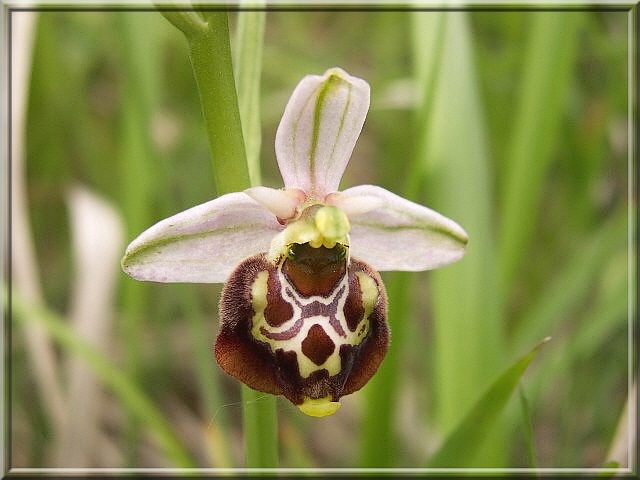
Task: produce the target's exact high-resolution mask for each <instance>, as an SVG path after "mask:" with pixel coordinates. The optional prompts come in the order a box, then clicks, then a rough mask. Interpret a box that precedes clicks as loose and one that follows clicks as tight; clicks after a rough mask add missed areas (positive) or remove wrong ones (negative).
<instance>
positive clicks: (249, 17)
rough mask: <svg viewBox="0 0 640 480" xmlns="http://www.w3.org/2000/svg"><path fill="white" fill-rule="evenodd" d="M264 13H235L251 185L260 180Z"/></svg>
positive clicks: (236, 63)
mask: <svg viewBox="0 0 640 480" xmlns="http://www.w3.org/2000/svg"><path fill="white" fill-rule="evenodd" d="M266 16H267V12H265V11H259V10H256V11H241V12H239V13H238V27H237V31H236V50H235V56H234V63H233V65H234V70H235V79H236V86H237V89H238V104H239V108H240V119H241V121H242V133H243V137H244V143H245V149H246V153H247V164H248V166H249V178H250V179H251V185H254V186H255V185H260V184H261V175H260V144H261V141H262V134H261V122H260V75H261V71H262V44H263V41H264V26H265V20H266Z"/></svg>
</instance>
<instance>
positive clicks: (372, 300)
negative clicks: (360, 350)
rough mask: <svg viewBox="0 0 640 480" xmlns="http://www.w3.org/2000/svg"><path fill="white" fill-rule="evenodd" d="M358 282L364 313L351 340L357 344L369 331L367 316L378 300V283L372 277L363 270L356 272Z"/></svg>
mask: <svg viewBox="0 0 640 480" xmlns="http://www.w3.org/2000/svg"><path fill="white" fill-rule="evenodd" d="M356 276H357V277H358V282H359V283H360V292H361V293H362V307H363V308H364V315H363V317H362V321H361V322H360V324H359V325H358V327H357V328H356V332H355V333H356V335H357V338H356V340H355V341H354V342H353V345H359V344H360V343H362V340H364V338H365V337H366V336H367V333H369V316H370V315H371V313H372V312H373V309H374V308H375V306H376V302H377V301H378V295H379V293H378V285H376V282H375V280H374V279H373V278H371V277H370V276H369V275H367V274H366V273H364V272H356Z"/></svg>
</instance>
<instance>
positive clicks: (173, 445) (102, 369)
mask: <svg viewBox="0 0 640 480" xmlns="http://www.w3.org/2000/svg"><path fill="white" fill-rule="evenodd" d="M11 301H12V306H13V313H14V314H15V315H14V318H15V319H16V320H17V321H19V322H25V321H37V325H38V326H39V327H41V328H43V329H44V330H45V331H46V332H47V333H48V334H49V335H51V336H52V337H53V338H54V339H55V340H56V341H57V342H58V343H59V344H60V345H61V346H62V348H64V349H66V350H68V352H69V353H70V354H75V355H78V356H80V357H81V358H82V359H83V360H84V361H85V362H87V365H88V366H89V367H90V368H91V369H92V370H93V371H94V373H95V374H96V375H97V377H98V378H99V379H100V380H101V381H102V382H103V383H104V384H105V385H106V386H107V387H108V388H110V389H111V390H112V391H113V392H114V394H115V395H116V396H117V397H118V398H119V399H120V400H121V401H122V403H123V405H124V406H125V407H126V408H127V409H128V410H129V412H130V413H131V415H132V416H134V417H135V418H137V419H138V420H139V421H140V422H141V424H143V425H145V426H146V427H147V428H149V430H150V431H151V433H152V435H153V437H154V438H155V440H156V441H157V442H158V445H159V446H160V448H161V449H162V450H163V451H164V453H165V455H166V456H167V458H168V459H170V460H171V461H172V462H173V463H174V464H175V466H176V467H181V468H188V467H194V466H195V464H194V462H193V460H192V459H191V458H190V456H189V454H188V453H187V452H186V451H185V449H184V448H183V446H182V445H181V443H180V441H179V440H178V438H177V436H176V434H175V433H174V432H173V430H172V429H171V427H170V426H169V424H168V423H167V421H166V420H165V419H164V417H163V415H162V413H161V412H160V411H159V410H158V409H157V408H156V406H155V405H154V404H153V402H152V401H151V400H150V399H149V398H148V397H147V396H146V395H145V394H144V392H142V391H141V390H140V389H139V388H138V387H137V385H136V384H135V383H134V382H133V381H131V379H130V378H129V377H128V376H127V375H126V374H125V373H123V372H122V369H121V368H119V367H118V366H116V365H114V364H113V363H112V362H111V361H110V360H109V359H108V358H107V357H105V356H104V355H103V354H101V353H99V352H97V351H96V350H95V349H94V348H92V346H91V345H89V344H87V343H86V342H85V341H84V340H83V339H82V338H80V337H78V336H77V335H76V334H75V332H74V331H73V330H71V329H70V328H69V327H68V326H67V324H66V323H67V322H66V321H65V320H64V319H62V318H60V317H59V316H58V315H56V314H54V313H52V312H51V311H49V310H45V309H43V308H38V307H35V306H33V305H29V304H27V303H25V302H24V301H23V300H22V299H21V298H20V297H19V295H18V294H17V293H16V292H13V293H12V298H11Z"/></svg>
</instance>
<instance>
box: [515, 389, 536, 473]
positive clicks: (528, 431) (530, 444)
mask: <svg viewBox="0 0 640 480" xmlns="http://www.w3.org/2000/svg"><path fill="white" fill-rule="evenodd" d="M518 396H519V397H520V412H521V413H522V423H523V425H524V439H525V443H526V445H527V457H528V459H529V468H538V461H537V458H538V456H537V454H536V441H535V436H534V433H533V423H532V422H531V409H530V408H529V400H527V395H526V393H525V392H524V388H523V387H522V384H521V385H520V388H518Z"/></svg>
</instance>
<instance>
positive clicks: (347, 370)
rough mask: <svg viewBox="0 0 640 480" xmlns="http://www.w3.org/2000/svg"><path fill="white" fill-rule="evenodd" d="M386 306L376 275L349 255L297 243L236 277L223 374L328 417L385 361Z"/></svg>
mask: <svg viewBox="0 0 640 480" xmlns="http://www.w3.org/2000/svg"><path fill="white" fill-rule="evenodd" d="M386 316H387V298H386V292H385V289H384V285H383V283H382V280H381V278H380V275H379V274H378V272H376V271H375V270H374V269H373V268H372V267H370V266H369V265H367V264H366V263H364V262H361V261H359V260H356V259H349V247H348V246H346V245H343V244H340V243H336V245H335V246H334V247H332V248H326V247H324V246H319V247H316V248H314V247H312V246H311V245H310V244H309V243H304V244H295V243H294V244H291V245H289V246H288V248H287V254H285V255H281V257H280V258H279V259H278V261H277V262H276V263H275V265H274V264H273V263H272V262H270V261H269V260H268V259H267V256H266V255H265V254H259V255H256V256H254V257H251V258H248V259H246V260H245V261H244V262H242V263H241V264H240V265H239V266H238V267H237V268H236V270H235V271H234V272H233V273H232V274H231V277H230V278H229V280H228V281H227V283H226V284H225V287H224V289H223V292H222V299H221V302H220V318H221V330H220V334H219V335H218V338H217V341H216V345H215V355H216V359H217V361H218V363H219V365H220V366H221V367H222V368H223V369H224V370H225V371H226V372H227V373H228V374H230V375H232V376H234V377H236V378H237V379H239V380H240V381H242V382H244V383H246V384H247V385H249V386H250V387H252V388H254V389H256V390H260V391H263V392H266V393H272V394H274V395H284V396H285V397H286V398H287V399H289V400H290V401H291V402H292V403H294V404H295V405H297V406H298V407H299V408H300V409H301V410H302V411H303V412H304V413H306V414H308V415H312V416H325V415H330V414H332V413H334V412H335V411H336V410H337V409H338V408H339V406H340V404H339V402H338V401H339V399H340V397H342V396H343V395H348V394H350V393H353V392H355V391H356V390H359V389H360V388H361V387H362V386H364V385H365V384H366V383H367V381H368V380H369V378H371V376H372V375H373V374H374V373H375V371H376V370H377V369H378V365H379V364H380V362H381V361H382V359H383V358H384V356H385V354H386V351H387V345H388V339H389V331H388V327H387V321H386Z"/></svg>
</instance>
